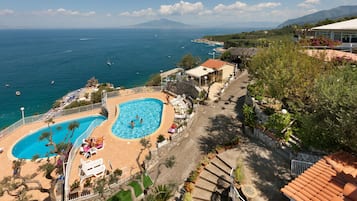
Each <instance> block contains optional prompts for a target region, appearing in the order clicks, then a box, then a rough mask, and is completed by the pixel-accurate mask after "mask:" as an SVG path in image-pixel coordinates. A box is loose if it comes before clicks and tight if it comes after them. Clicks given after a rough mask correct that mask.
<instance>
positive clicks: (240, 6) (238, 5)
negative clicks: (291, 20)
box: [213, 1, 281, 12]
mask: <svg viewBox="0 0 357 201" xmlns="http://www.w3.org/2000/svg"><path fill="white" fill-rule="evenodd" d="M280 5H281V3H279V2H266V3H259V4H254V5H248V4H246V3H243V2H240V1H236V2H235V3H234V4H230V5H224V4H218V5H217V6H215V7H214V8H213V10H214V11H216V12H227V11H236V12H241V11H260V10H264V9H269V8H275V7H278V6H280Z"/></svg>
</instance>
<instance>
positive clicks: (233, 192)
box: [229, 168, 245, 201]
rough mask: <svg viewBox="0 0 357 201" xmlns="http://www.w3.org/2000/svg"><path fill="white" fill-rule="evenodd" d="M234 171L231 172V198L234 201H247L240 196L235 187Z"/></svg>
mask: <svg viewBox="0 0 357 201" xmlns="http://www.w3.org/2000/svg"><path fill="white" fill-rule="evenodd" d="M233 171H234V169H233V168H231V172H230V174H229V175H230V177H231V179H232V180H231V186H230V193H231V198H232V201H238V200H237V199H239V201H245V200H244V198H243V197H242V196H241V195H240V194H239V192H238V190H237V188H236V187H235V186H234V176H233Z"/></svg>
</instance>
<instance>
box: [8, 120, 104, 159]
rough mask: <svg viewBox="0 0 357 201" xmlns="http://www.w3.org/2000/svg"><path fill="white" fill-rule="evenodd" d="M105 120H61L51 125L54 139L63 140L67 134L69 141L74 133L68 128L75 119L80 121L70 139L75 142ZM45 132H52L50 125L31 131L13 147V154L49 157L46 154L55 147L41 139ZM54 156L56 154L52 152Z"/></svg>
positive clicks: (29, 157)
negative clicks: (89, 129)
mask: <svg viewBox="0 0 357 201" xmlns="http://www.w3.org/2000/svg"><path fill="white" fill-rule="evenodd" d="M104 120H105V117H103V116H90V117H85V118H80V119H74V120H70V121H66V122H61V123H57V124H53V125H51V128H52V132H53V135H52V136H53V141H54V142H55V143H59V142H63V141H64V140H65V138H66V136H67V139H66V142H68V138H69V136H70V135H71V134H72V132H71V131H69V130H68V125H69V124H70V123H72V122H73V121H77V122H78V123H79V127H78V128H76V129H75V131H74V134H73V136H72V138H70V141H71V142H72V143H74V142H75V141H76V139H77V138H78V137H79V136H80V135H82V134H83V133H84V132H85V131H86V130H87V129H88V128H89V127H90V126H91V125H92V124H93V126H94V127H97V126H98V125H100V124H101V123H102V122H103V121H104ZM44 132H50V129H49V128H48V127H45V128H42V129H39V130H38V131H36V132H34V133H31V134H29V135H27V136H26V137H24V138H23V139H21V140H20V141H19V142H17V143H16V145H15V146H14V147H13V149H12V155H13V156H15V157H16V158H21V159H31V158H32V157H33V156H34V155H36V154H38V155H39V156H40V158H44V157H47V156H46V154H47V153H48V152H49V151H50V150H52V149H53V146H46V144H47V143H48V140H46V139H44V140H39V137H40V135H41V134H42V133H44ZM50 156H54V154H52V155H51V154H50Z"/></svg>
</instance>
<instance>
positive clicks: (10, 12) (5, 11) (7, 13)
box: [0, 9, 15, 15]
mask: <svg viewBox="0 0 357 201" xmlns="http://www.w3.org/2000/svg"><path fill="white" fill-rule="evenodd" d="M14 13H15V11H13V10H11V9H3V10H0V15H12V14H14Z"/></svg>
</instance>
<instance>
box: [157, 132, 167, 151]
mask: <svg viewBox="0 0 357 201" xmlns="http://www.w3.org/2000/svg"><path fill="white" fill-rule="evenodd" d="M166 142H167V141H166V139H165V137H164V136H163V135H161V134H160V135H159V136H157V139H156V144H157V148H160V147H162V146H163V145H165V144H166Z"/></svg>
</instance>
